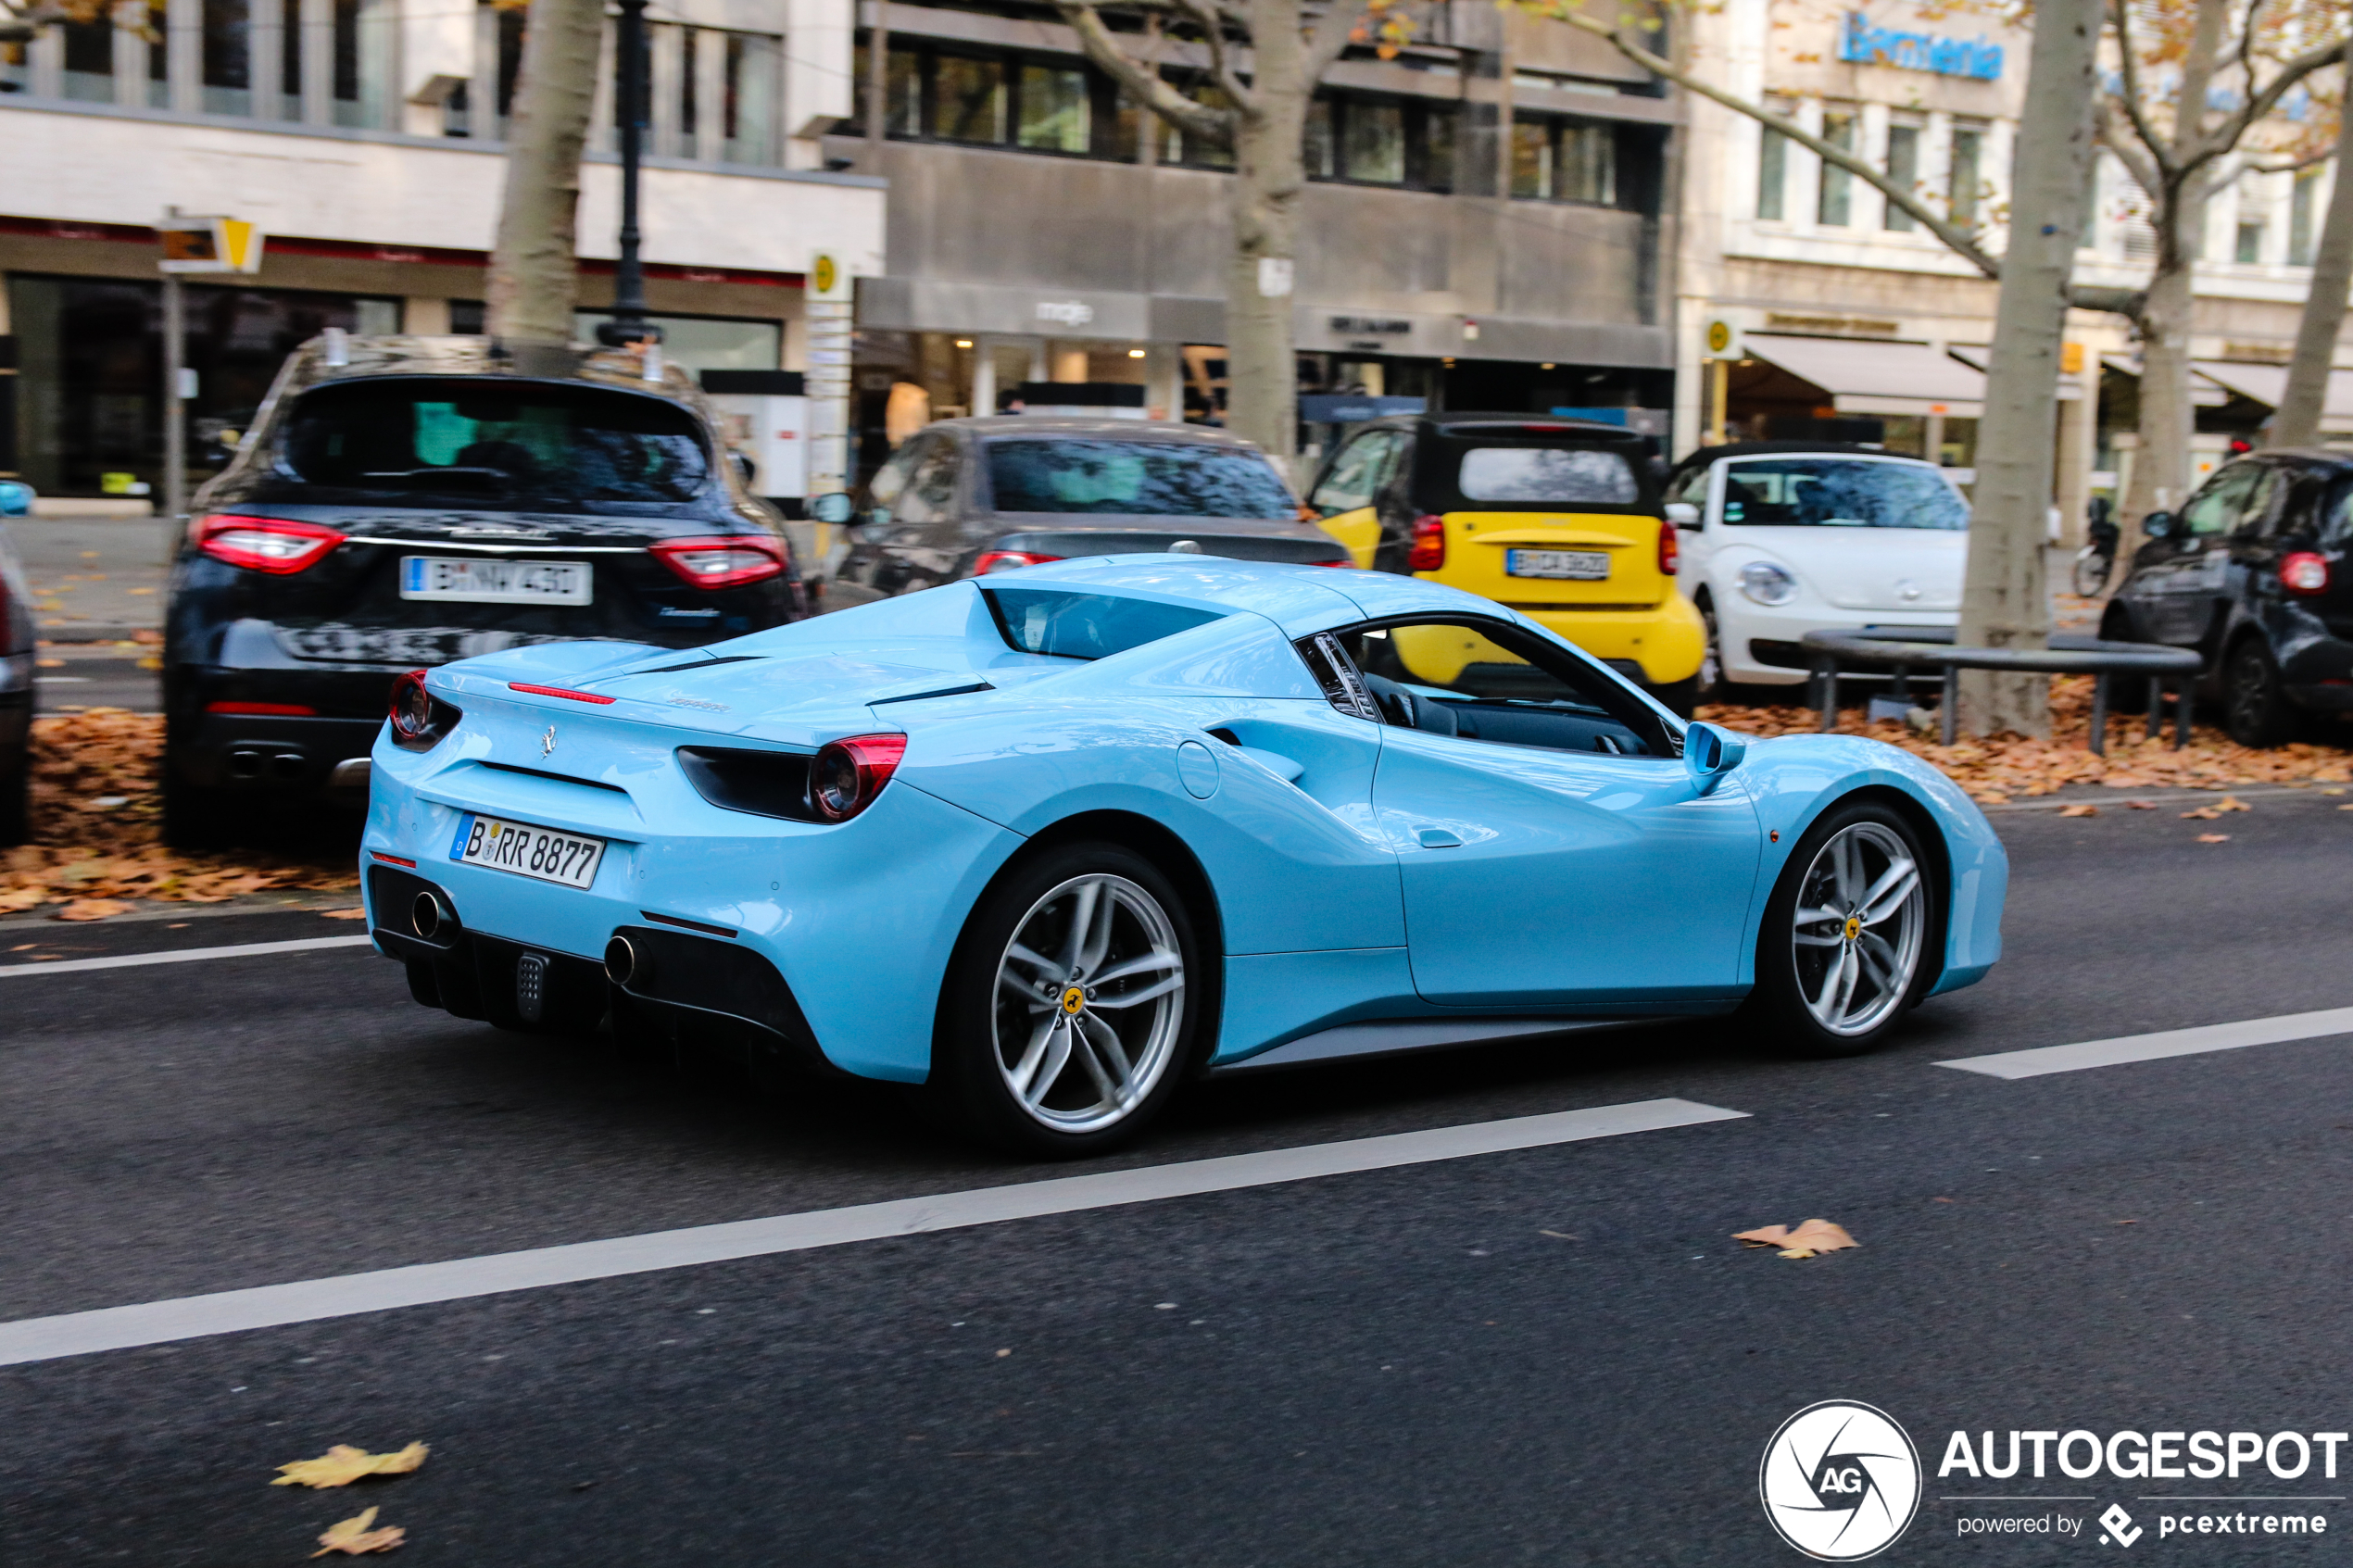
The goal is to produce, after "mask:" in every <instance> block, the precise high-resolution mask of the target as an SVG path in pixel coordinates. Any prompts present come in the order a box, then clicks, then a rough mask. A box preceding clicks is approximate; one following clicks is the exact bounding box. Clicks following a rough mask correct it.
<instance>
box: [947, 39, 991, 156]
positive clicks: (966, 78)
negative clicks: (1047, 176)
mask: <svg viewBox="0 0 2353 1568" xmlns="http://www.w3.org/2000/svg"><path fill="white" fill-rule="evenodd" d="M932 133H933V134H934V135H936V136H937V137H938V138H939V139H940V140H941V141H943V142H982V143H1000V142H1002V141H1003V140H1004V139H1005V62H1004V61H1002V60H977V59H973V58H970V57H968V56H963V55H938V56H934V57H933V60H932Z"/></svg>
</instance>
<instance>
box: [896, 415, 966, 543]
mask: <svg viewBox="0 0 2353 1568" xmlns="http://www.w3.org/2000/svg"><path fill="white" fill-rule="evenodd" d="M959 456H960V453H959V451H958V449H957V446H956V444H955V443H954V442H953V441H949V440H946V439H944V438H942V437H938V436H934V437H933V438H932V440H931V441H930V443H929V444H928V445H927V446H926V448H925V452H924V455H923V458H922V459H921V460H920V461H919V462H917V464H916V465H915V471H914V472H913V473H912V474H911V475H909V476H908V480H907V488H906V489H904V490H902V491H900V495H899V516H900V521H905V522H915V523H921V522H937V521H941V520H942V519H944V518H946V517H947V516H948V515H949V514H950V512H952V511H953V510H955V507H956V463H957V458H958V457H959Z"/></svg>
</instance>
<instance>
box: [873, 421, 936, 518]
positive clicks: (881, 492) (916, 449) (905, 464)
mask: <svg viewBox="0 0 2353 1568" xmlns="http://www.w3.org/2000/svg"><path fill="white" fill-rule="evenodd" d="M931 444H932V443H931V438H930V437H924V438H921V439H918V440H914V441H910V442H909V443H907V445H904V446H901V447H900V449H899V450H898V451H896V452H893V453H892V454H891V455H890V459H889V460H888V461H887V462H886V463H884V464H883V466H882V467H881V468H879V469H877V470H875V477H874V479H873V480H872V481H871V482H870V483H868V484H867V486H866V494H867V495H868V496H869V497H870V498H871V499H872V500H873V502H874V504H875V506H877V507H895V506H897V505H898V504H899V497H900V494H901V493H902V492H904V491H905V490H906V488H907V480H908V477H909V476H910V475H912V473H913V472H914V471H915V465H916V464H917V463H919V462H921V461H923V458H924V454H925V452H926V451H928V450H930V448H931Z"/></svg>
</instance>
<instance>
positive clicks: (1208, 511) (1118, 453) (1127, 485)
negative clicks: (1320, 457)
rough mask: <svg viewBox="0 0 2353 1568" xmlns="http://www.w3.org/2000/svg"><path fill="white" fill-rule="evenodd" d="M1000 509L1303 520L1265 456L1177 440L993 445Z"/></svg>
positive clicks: (992, 479) (991, 478) (993, 484)
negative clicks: (1299, 518) (1298, 518)
mask: <svg viewBox="0 0 2353 1568" xmlns="http://www.w3.org/2000/svg"><path fill="white" fill-rule="evenodd" d="M988 483H989V486H990V488H991V489H992V490H993V491H994V492H995V504H996V508H997V510H999V511H1000V512H1097V513H1102V512H1110V513H1116V514H1118V515H1121V516H1131V517H1234V518H1265V519H1267V520H1270V521H1271V520H1275V519H1280V520H1282V521H1286V522H1288V521H1291V520H1292V519H1294V518H1296V517H1297V516H1298V515H1299V503H1298V502H1297V501H1295V500H1293V499H1292V498H1291V493H1290V486H1289V485H1287V484H1285V483H1283V479H1282V476H1281V475H1280V474H1278V473H1277V472H1276V471H1275V465H1274V464H1272V463H1270V462H1268V461H1267V460H1266V459H1265V458H1264V457H1263V456H1261V455H1260V454H1258V453H1256V452H1253V451H1248V450H1245V449H1243V448H1240V447H1235V446H1211V445H1196V444H1194V443H1191V442H1182V443H1179V442H1175V441H1032V440H1024V439H1013V440H1007V441H992V442H990V443H989V444H988Z"/></svg>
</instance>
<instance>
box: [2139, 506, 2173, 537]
mask: <svg viewBox="0 0 2353 1568" xmlns="http://www.w3.org/2000/svg"><path fill="white" fill-rule="evenodd" d="M2173 523H2174V518H2173V514H2172V513H2171V512H2151V513H2149V514H2148V515H2147V516H2146V517H2145V518H2143V519H2141V532H2142V533H2145V534H2146V535H2147V536H2148V537H2149V538H2152V539H2171V537H2173Z"/></svg>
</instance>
